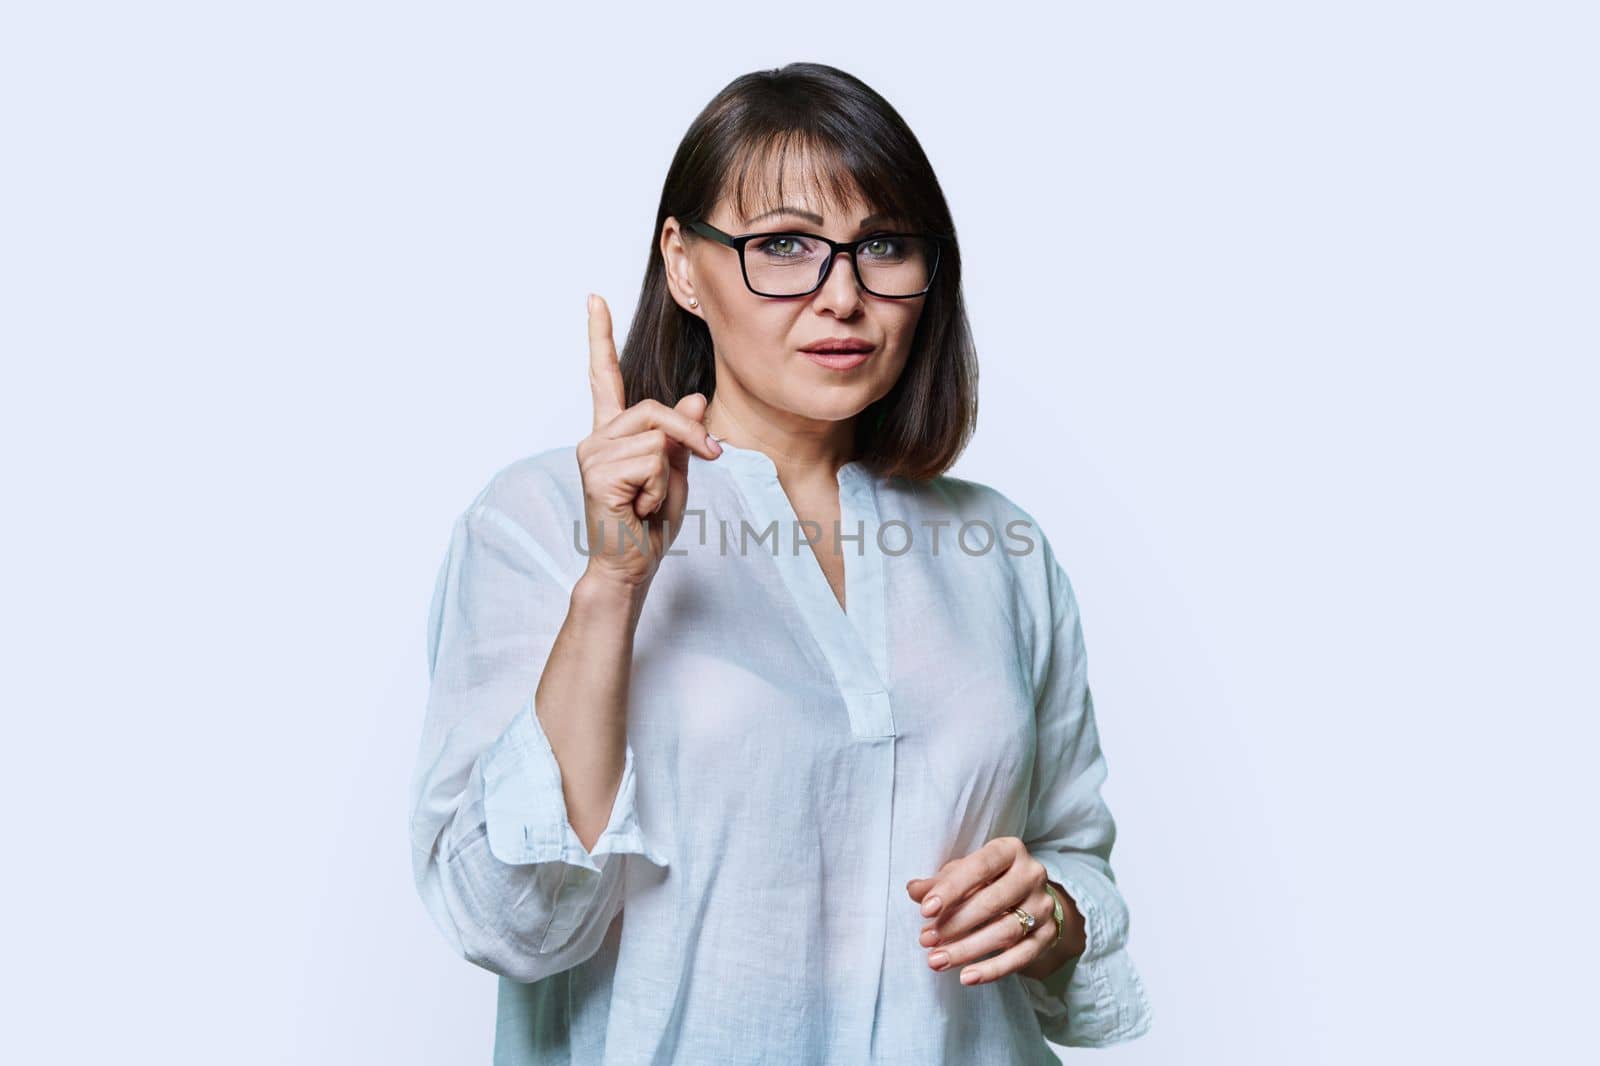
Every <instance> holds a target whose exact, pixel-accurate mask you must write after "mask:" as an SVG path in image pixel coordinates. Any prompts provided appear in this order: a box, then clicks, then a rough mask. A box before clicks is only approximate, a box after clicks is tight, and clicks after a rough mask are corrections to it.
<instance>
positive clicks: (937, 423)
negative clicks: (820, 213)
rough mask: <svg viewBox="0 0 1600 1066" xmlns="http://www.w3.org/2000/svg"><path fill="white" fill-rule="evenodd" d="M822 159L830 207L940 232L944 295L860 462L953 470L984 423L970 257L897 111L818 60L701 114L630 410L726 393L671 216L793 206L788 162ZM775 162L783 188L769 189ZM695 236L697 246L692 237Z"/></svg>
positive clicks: (653, 264)
mask: <svg viewBox="0 0 1600 1066" xmlns="http://www.w3.org/2000/svg"><path fill="white" fill-rule="evenodd" d="M791 155H795V156H799V157H802V158H804V159H807V160H809V161H811V162H813V163H814V164H816V165H814V166H812V167H810V168H809V178H810V180H811V187H812V189H813V191H814V192H815V193H816V194H817V196H818V197H819V198H820V199H821V200H822V201H823V202H824V203H828V204H842V203H844V202H846V201H847V200H849V199H850V198H851V196H852V194H856V195H859V196H860V198H861V199H862V200H863V201H864V202H865V203H867V204H868V205H870V206H871V207H872V208H873V209H875V210H878V211H885V212H888V213H890V214H891V215H893V216H897V217H901V218H903V219H904V221H905V224H906V225H908V226H912V227H914V228H915V229H917V230H919V231H922V232H930V233H936V234H940V235H942V236H943V237H944V238H945V239H944V240H943V241H942V242H941V245H942V247H941V248H940V252H939V266H938V269H937V270H936V271H935V272H934V278H933V287H932V288H931V289H930V290H929V291H928V293H927V295H926V296H925V297H923V299H924V300H925V303H924V304H923V308H922V314H921V316H920V318H919V319H918V322H917V328H916V331H915V333H914V334H913V338H912V342H911V352H910V355H909V357H908V359H907V361H906V365H905V369H904V370H903V371H902V372H901V375H900V377H899V379H898V380H897V381H896V382H895V385H894V387H893V388H892V389H890V390H889V392H888V393H887V394H885V395H884V396H883V397H882V398H880V399H878V400H877V401H875V402H873V403H872V404H870V405H869V406H868V407H867V408H866V409H865V410H863V411H862V412H861V414H860V415H859V416H858V417H857V419H856V439H855V455H854V457H853V458H855V459H857V460H860V461H862V462H864V463H865V464H866V465H867V466H868V468H869V469H871V470H872V471H873V472H874V473H876V474H878V475H879V476H885V477H887V476H894V475H899V476H903V477H908V478H913V479H918V480H921V479H927V478H932V477H935V476H937V475H939V474H942V473H944V472H945V471H946V470H948V469H949V468H950V466H951V464H953V463H954V462H955V460H956V457H957V456H959V455H960V454H961V452H962V451H963V450H964V449H965V448H966V445H967V442H968V441H969V440H970V438H971V436H972V433H973V429H974V427H975V425H976V422H977V410H978V361H977V351H976V347H975V345H974V344H973V341H972V333H971V329H970V327H969V325H968V322H967V314H966V308H965V306H964V304H963V301H962V296H961V248H960V245H959V244H957V243H956V239H955V236H956V234H955V225H954V223H953V221H952V220H951V217H950V209H949V206H948V205H947V204H946V203H945V199H944V193H943V191H942V190H941V189H940V187H939V181H938V179H937V178H936V177H935V176H934V173H933V167H932V166H931V165H930V164H929V162H928V157H927V156H926V155H925V154H924V153H923V151H922V146H921V145H920V144H918V143H917V139H916V137H915V136H914V135H913V134H912V132H911V129H910V127H908V126H907V125H906V123H905V121H904V120H903V119H902V118H901V117H900V115H899V114H898V113H897V112H896V111H895V109H894V108H893V107H891V106H890V104H889V102H888V101H887V100H885V99H884V98H883V97H882V96H880V95H878V93H876V92H875V91H873V90H872V89H871V88H869V87H868V86H867V85H866V84H865V83H863V82H862V81H860V80H859V79H857V78H855V77H853V76H851V75H849V74H846V73H845V72H844V71H842V70H838V69H837V68H834V67H831V66H827V65H825V64H821V63H790V64H788V65H786V66H783V67H780V68H778V69H776V70H763V71H756V72H754V73H750V74H745V75H742V76H740V77H738V78H735V79H734V80H733V81H732V82H730V83H729V84H728V85H727V87H726V88H724V89H723V90H722V91H721V92H720V93H718V94H717V95H716V97H715V98H713V99H712V100H711V102H710V103H709V104H707V105H706V107H705V109H704V110H702V111H701V112H700V114H699V115H698V116H697V117H696V118H695V120H694V122H693V123H692V124H691V125H690V127H689V130H688V132H687V133H685V134H684V137H683V140H682V142H681V143H680V144H679V145H678V150H677V152H676V154H675V155H674V156H673V159H672V166H671V169H670V170H668V172H667V176H666V181H665V182H664V183H663V186H662V190H661V204H660V207H659V208H658V209H657V212H656V222H655V230H654V232H653V233H652V234H651V237H650V253H649V260H648V263H647V266H646V267H645V274H644V283H643V286H642V287H641V291H640V297H639V302H638V306H637V308H636V310H635V311H634V316H633V321H632V323H631V325H630V327H629V329H628V337H627V340H626V342H625V343H624V344H623V349H622V352H621V353H620V355H619V360H620V362H621V365H622V379H623V383H624V386H625V390H626V393H625V394H626V401H627V404H628V405H629V406H631V405H633V404H635V403H638V402H639V401H640V400H644V399H655V400H659V401H660V402H661V403H664V404H666V405H667V406H669V407H671V406H673V405H675V404H676V403H677V402H678V401H679V400H680V399H682V398H683V397H684V396H687V395H688V394H689V393H691V392H701V393H704V394H705V396H706V399H707V400H709V399H710V398H711V397H712V395H713V394H714V393H715V391H716V387H717V379H716V363H715V360H714V359H713V357H712V343H711V333H710V330H709V329H708V328H707V326H706V324H705V322H704V321H703V320H702V319H701V318H700V317H699V316H697V315H693V314H690V313H689V312H687V311H685V310H684V309H683V308H682V307H680V306H679V305H678V303H677V301H675V300H674V299H673V298H672V294H671V293H670V292H669V291H668V289H667V278H666V265H665V263H664V262H663V259H662V255H661V251H660V240H661V234H662V231H663V229H664V227H665V224H666V220H667V219H668V218H669V217H676V218H677V219H678V220H679V222H680V223H685V222H689V221H693V220H699V219H704V218H706V217H707V216H708V215H709V214H710V213H711V212H712V211H713V210H714V209H715V207H716V206H717V204H718V203H719V202H720V201H721V200H722V198H723V197H724V196H728V197H731V202H732V205H733V206H734V207H735V208H736V209H737V210H738V211H739V213H740V214H741V215H742V216H743V217H751V214H752V212H751V211H749V210H747V207H749V206H751V205H752V201H754V205H755V206H757V207H758V208H760V209H771V208H773V207H776V206H778V205H779V204H781V203H783V202H784V201H783V174H784V169H783V167H784V163H785V161H786V160H787V159H788V158H789V157H790V156H791ZM774 161H775V162H776V164H777V167H776V171H777V174H778V186H777V188H776V189H775V190H773V189H768V188H764V187H757V188H752V185H756V186H764V185H765V180H764V177H765V175H766V174H767V173H768V164H769V163H770V162H774ZM684 239H685V240H698V239H700V238H699V236H698V235H697V234H694V233H692V232H689V231H685V234H684Z"/></svg>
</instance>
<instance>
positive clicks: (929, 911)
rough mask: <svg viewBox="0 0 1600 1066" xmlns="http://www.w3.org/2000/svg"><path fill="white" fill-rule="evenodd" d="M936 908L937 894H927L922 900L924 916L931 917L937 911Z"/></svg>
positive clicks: (937, 907)
mask: <svg viewBox="0 0 1600 1066" xmlns="http://www.w3.org/2000/svg"><path fill="white" fill-rule="evenodd" d="M938 909H939V897H938V896H929V897H928V898H927V899H925V900H923V901H922V913H923V915H924V916H925V917H931V916H932V915H933V914H934V913H935V912H936V911H938Z"/></svg>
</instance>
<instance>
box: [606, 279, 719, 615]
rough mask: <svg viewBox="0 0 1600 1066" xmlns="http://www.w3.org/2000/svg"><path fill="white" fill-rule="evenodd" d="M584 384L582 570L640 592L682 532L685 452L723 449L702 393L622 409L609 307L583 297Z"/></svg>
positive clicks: (710, 454) (707, 454)
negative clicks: (589, 418)
mask: <svg viewBox="0 0 1600 1066" xmlns="http://www.w3.org/2000/svg"><path fill="white" fill-rule="evenodd" d="M589 387H590V390H591V391H592V392H593V394H594V431H593V432H592V433H590V434H589V435H588V436H587V437H585V438H584V439H583V440H581V441H579V442H578V469H579V471H580V472H581V474H582V477H583V506H584V513H585V516H586V522H587V525H588V533H589V565H588V572H589V573H590V574H593V575H595V576H596V577H600V578H604V579H607V580H611V581H615V582H617V583H619V584H622V585H625V586H627V587H630V588H634V589H638V588H642V587H644V586H646V585H648V584H649V582H650V581H651V580H652V579H653V578H654V577H655V573H656V568H657V567H658V566H659V565H660V562H661V558H662V555H663V553H664V552H665V551H666V549H667V548H669V547H671V545H672V542H673V541H674V540H675V539H676V538H677V536H678V530H679V529H681V528H682V527H683V509H684V503H685V501H686V500H687V498H688V495H689V450H690V449H693V450H694V452H695V454H697V455H700V456H702V457H704V458H706V459H715V458H716V457H717V456H719V455H721V454H722V448H721V446H719V445H718V444H717V443H716V442H715V441H713V440H711V439H710V437H709V436H708V435H707V433H706V427H705V423H704V422H703V421H702V419H703V418H704V417H705V410H706V402H707V401H706V397H705V396H704V395H703V394H701V393H698V392H691V393H690V394H689V395H687V396H685V397H683V399H681V400H679V401H678V404H677V406H676V407H668V406H667V405H666V404H664V403H662V402H660V401H659V400H640V401H639V402H638V403H636V404H634V405H633V406H632V407H627V406H626V403H627V397H626V393H625V390H624V388H623V384H622V366H621V364H620V362H619V361H618V359H617V346H616V344H615V342H614V341H613V340H612V338H611V310H610V308H608V307H607V306H606V302H605V301H604V300H602V299H601V298H600V297H599V296H595V295H591V296H590V297H589ZM642 545H648V546H649V547H648V549H646V548H644V547H642Z"/></svg>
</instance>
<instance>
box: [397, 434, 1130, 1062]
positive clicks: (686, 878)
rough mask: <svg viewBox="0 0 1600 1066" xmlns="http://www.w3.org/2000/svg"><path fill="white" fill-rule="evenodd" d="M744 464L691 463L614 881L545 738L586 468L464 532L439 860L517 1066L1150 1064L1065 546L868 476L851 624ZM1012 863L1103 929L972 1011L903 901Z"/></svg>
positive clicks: (458, 543) (421, 792)
mask: <svg viewBox="0 0 1600 1066" xmlns="http://www.w3.org/2000/svg"><path fill="white" fill-rule="evenodd" d="M723 449H724V450H723V454H722V455H721V456H719V457H718V458H717V459H703V458H701V457H699V456H697V455H694V454H692V453H691V455H690V459H689V469H688V487H689V492H688V503H687V515H686V521H685V525H684V527H683V529H682V532H681V533H680V535H679V537H678V540H677V542H676V543H675V544H674V545H673V547H672V549H671V555H670V556H669V557H667V558H664V559H663V560H662V561H661V567H660V570H659V571H658V573H657V575H656V577H655V579H654V583H653V585H652V587H651V589H650V592H649V595H648V598H647V600H646V602H645V606H644V608H643V614H642V616H641V617H640V619H639V622H638V628H637V630H636V634H635V638H634V652H633V672H632V678H631V685H630V689H629V705H628V721H627V750H626V757H625V765H624V770H623V773H622V780H621V785H620V787H619V789H618V791H617V796H616V800H615V803H614V805H613V807H612V811H611V817H610V822H609V824H608V825H607V826H606V828H605V831H604V832H603V833H602V834H601V835H600V837H599V838H598V840H597V841H596V843H595V846H594V848H593V850H592V851H590V850H586V849H585V848H584V846H583V844H582V843H581V842H580V841H579V839H578V836H577V834H576V833H575V832H574V831H573V829H572V826H571V824H570V823H569V821H568V819H567V814H566V806H565V801H564V798H563V792H562V787H561V771H560V767H559V765H558V764H557V762H556V760H555V757H554V755H553V753H552V751H551V748H550V744H549V741H548V739H547V738H546V736H545V734H544V732H543V730H542V729H541V727H540V724H539V718H538V716H537V714H536V713H535V712H534V706H533V694H534V691H535V689H536V687H537V685H538V682H539V678H540V675H541V674H542V672H543V667H544V663H545V660H546V658H547V657H548V655H549V652H550V648H551V646H552V644H553V643H554V640H555V637H556V634H557V632H558V630H559V629H560V628H561V625H562V623H563V620H564V619H565V617H566V614H567V608H568V602H569V596H570V594H571V591H572V587H573V585H574V583H575V582H576V581H577V579H578V577H579V575H581V574H582V573H583V570H584V567H585V565H586V562H587V557H586V554H585V552H586V551H587V537H586V536H585V534H584V533H583V528H584V518H583V516H584V508H583V490H582V482H581V479H580V476H579V470H578V464H577V456H576V446H575V445H565V446H562V447H557V448H551V449H549V450H546V451H543V452H540V453H537V454H534V455H530V456H527V457H524V458H522V459H519V460H517V461H515V462H513V463H511V464H510V465H508V466H506V467H504V468H503V469H501V470H499V471H498V472H497V473H495V474H494V475H493V477H491V478H490V480H489V482H488V484H487V485H486V486H485V487H484V488H483V489H482V491H481V492H479V493H478V495H477V496H476V498H475V499H474V500H473V501H472V503H471V504H470V505H469V506H468V507H467V508H466V510H465V511H464V512H463V513H462V514H461V515H460V517H459V518H458V519H457V521H456V523H455V526H454V530H453V532H452V535H451V538H450V543H449V548H448V551H447V553H446V556H445V558H444V561H443V564H442V566H441V567H440V569H439V572H438V578H437V581H436V584H435V587H434V592H433V597H432V602H431V605H430V611H429V619H428V667H429V677H430V688H429V692H428V699H427V708H426V714H425V717H424V721H423V725H422V739H421V744H420V749H419V753H418V760H417V764H416V770H415V774H414V777H413V784H412V793H411V799H412V806H411V843H412V860H413V868H414V872H415V876H416V887H417V890H418V892H419V893H420V894H421V897H422V901H423V903H424V904H425V905H426V908H427V911H428V913H429V914H430V915H431V916H432V918H433V920H434V922H435V923H436V924H437V926H438V928H439V929H440V931H441V932H442V933H443V934H444V936H445V938H446V940H447V941H448V943H449V945H450V947H451V948H452V949H453V950H454V952H455V953H456V954H457V955H458V956H460V957H463V958H465V959H466V960H468V961H470V962H472V963H474V964H476V965H478V966H480V967H482V968H484V969H486V970H488V971H490V972H492V973H494V974H497V975H499V977H500V981H499V987H498V991H499V999H498V1011H497V1024H496V1034H495V1062H496V1063H500V1064H517V1066H525V1064H546V1063H561V1064H563V1066H565V1064H579V1066H588V1064H628V1066H635V1064H639V1063H673V1062H680V1063H735V1062H762V1063H772V1064H778V1066H788V1064H797V1066H798V1064H814V1063H822V1064H833V1063H839V1064H850V1066H858V1064H864V1063H882V1064H888V1063H905V1064H913V1063H914V1064H916V1066H938V1064H949V1066H956V1064H960V1066H984V1064H995V1066H1000V1064H1004V1066H1018V1064H1031V1063H1057V1062H1059V1059H1058V1058H1057V1057H1056V1055H1055V1053H1054V1052H1053V1051H1051V1050H1050V1048H1049V1045H1048V1043H1047V1041H1050V1042H1054V1043H1056V1044H1063V1045H1068V1046H1082V1047H1099V1046H1105V1045H1108V1044H1114V1043H1119V1042H1122V1041H1126V1040H1131V1039H1133V1038H1134V1037H1137V1036H1140V1035H1143V1034H1144V1033H1145V1032H1146V1031H1147V1030H1148V1029H1149V1027H1150V1023H1151V1009H1150V1005H1149V1002H1148V999H1147V997H1146V994H1145V990H1144V986H1143V984H1142V982H1141V979H1140V976H1139V974H1138V972H1137V971H1136V969H1135V967H1134V963H1133V961H1132V959H1131V958H1130V956H1129V953H1128V947H1127V941H1128V924H1129V923H1128V908H1127V905H1126V903H1125V902H1124V900H1123V897H1122V895H1121V893H1120V891H1119V889H1118V887H1117V884H1116V881H1115V879H1114V876H1113V873H1112V870H1111V866H1110V864H1109V859H1110V855H1111V848H1112V842H1113V839H1114V838H1115V835H1116V828H1115V824H1114V822H1113V820H1112V816H1111V813H1110V811H1109V810H1108V809H1107V807H1106V804H1105V802H1104V801H1103V800H1102V798H1101V795H1100V788H1101V784H1102V782H1103V781H1104V779H1105V776H1106V763H1105V759H1104V756H1103V755H1102V752H1101V749H1100V744H1099V738H1098V735H1097V732H1096V726H1095V716H1094V705H1093V700H1092V697H1091V695H1090V690H1089V683H1088V676H1087V667H1086V661H1085V656H1084V640H1083V630H1082V626H1081V624H1080V619H1079V612H1078V605H1077V602H1076V599H1075V598H1074V595H1073V590H1072V585H1071V583H1070V582H1069V580H1068V578H1067V574H1066V572H1065V571H1064V570H1063V569H1062V567H1061V565H1060V563H1059V562H1058V561H1057V560H1056V556H1055V554H1054V551H1053V549H1052V548H1051V545H1050V542H1049V540H1048V539H1047V538H1046V537H1045V535H1044V533H1043V531H1042V530H1039V529H1038V528H1037V526H1036V525H1035V524H1034V522H1033V520H1032V518H1031V516H1030V515H1029V514H1028V513H1027V512H1025V511H1024V510H1022V509H1021V508H1020V507H1018V506H1017V505H1016V504H1014V503H1013V502H1012V501H1011V500H1009V499H1008V498H1007V497H1006V496H1004V495H1003V494H1002V493H1000V492H999V491H998V490H996V489H993V488H991V487H989V486H986V485H983V484H981V483H978V482H975V481H969V480H964V479H961V478H957V477H953V476H948V475H946V476H940V477H937V478H934V479H931V480H929V481H924V482H920V483H919V482H915V481H911V480H909V479H905V478H899V477H892V478H883V477H879V476H876V475H874V474H872V473H870V472H869V470H868V469H867V468H866V467H865V465H864V464H862V463H860V462H853V463H848V464H846V465H845V466H843V467H841V468H840V470H839V472H838V482H839V490H840V512H841V521H840V526H841V530H842V533H843V535H844V537H845V540H844V541H843V545H842V550H843V552H844V559H845V605H844V607H843V608H841V607H840V604H839V601H838V600H837V599H836V598H835V596H834V594H833V592H832V590H831V589H830V587H829V585H828V582H827V579H826V577H825V576H824V574H823V572H822V569H821V567H820V566H819V565H818V563H817V560H816V558H815V556H814V555H813V554H812V552H811V548H810V546H809V544H808V543H807V535H808V534H811V535H812V536H814V535H815V530H814V529H808V528H806V527H804V526H803V525H802V524H800V523H799V522H798V521H797V519H796V516H795V512H794V510H793V508H792V506H791V504H790V502H789V498H788V496H787V495H786V494H785V492H784V490H783V487H782V485H781V484H780V483H779V481H778V476H777V470H776V467H775V466H774V465H773V463H772V460H771V459H770V458H769V457H768V456H767V455H766V454H765V453H763V452H761V451H758V450H754V449H746V448H739V447H735V446H733V445H731V444H727V443H724V444H723ZM607 536H612V537H614V536H615V531H614V530H608V531H607ZM613 547H614V543H613ZM998 836H1017V837H1020V838H1021V839H1022V840H1023V842H1024V843H1025V844H1026V845H1027V847H1028V848H1029V849H1030V851H1031V852H1032V854H1033V855H1034V856H1035V857H1037V858H1038V859H1039V860H1040V861H1041V862H1042V863H1044V865H1045V866H1046V867H1047V868H1048V870H1049V876H1050V878H1051V880H1053V881H1055V882H1056V883H1058V884H1060V885H1061V886H1063V887H1064V888H1066V890H1067V892H1068V893H1069V894H1070V895H1071V896H1072V898H1073V899H1074V900H1075V901H1076V903H1077V905H1078V907H1079V909H1080V910H1081V911H1082V912H1083V914H1084V917H1085V922H1086V927H1087V933H1088V946H1087V948H1086V949H1085V951H1084V952H1083V954H1082V955H1081V956H1079V958H1078V959H1077V960H1076V961H1075V962H1074V963H1070V964H1069V965H1068V966H1066V967H1065V968H1063V969H1062V970H1061V971H1059V972H1058V973H1057V974H1056V975H1054V976H1053V977H1052V978H1051V979H1050V981H1048V982H1044V981H1038V980H1035V979H1033V978H1029V977H1025V976H1022V975H1020V974H1010V975H1007V976H1005V977H1003V978H1001V979H999V980H997V981H992V982H986V983H982V984H978V985H973V986H966V985H963V984H961V982H960V978H959V971H960V969H961V967H960V966H952V967H950V968H949V969H947V970H945V971H942V972H937V971H934V970H932V969H930V968H929V966H928V964H927V961H926V959H927V955H928V952H929V949H927V948H924V947H923V946H922V945H921V944H920V943H918V936H919V934H920V931H921V928H922V925H923V923H924V922H925V920H926V919H924V918H923V917H922V914H921V910H920V907H919V905H918V904H917V903H916V902H915V901H914V900H912V899H911V897H910V896H909V895H908V893H907V892H906V887H905V886H906V882H907V881H909V880H911V879H912V878H919V877H928V876H931V875H933V874H934V873H935V872H936V871H937V870H938V869H939V868H940V866H942V865H943V864H944V863H946V862H947V861H949V860H951V859H953V858H958V857H961V856H964V855H967V854H969V853H970V852H972V851H975V850H977V849H978V848H979V847H981V846H982V845H983V844H985V843H986V842H987V841H989V840H991V839H992V838H994V837H998ZM1037 917H1039V918H1040V920H1041V921H1044V922H1046V923H1049V922H1050V921H1051V919H1050V916H1049V915H1048V914H1042V915H1037Z"/></svg>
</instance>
